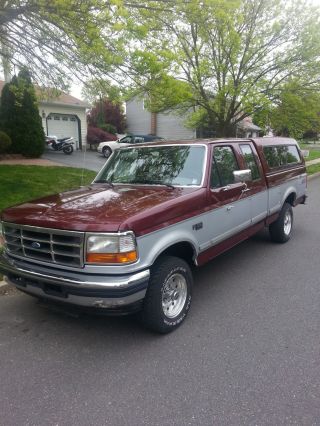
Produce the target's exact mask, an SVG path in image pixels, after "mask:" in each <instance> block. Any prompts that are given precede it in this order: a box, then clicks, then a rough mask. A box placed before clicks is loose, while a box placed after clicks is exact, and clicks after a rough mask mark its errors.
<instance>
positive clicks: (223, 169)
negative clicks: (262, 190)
mask: <svg viewBox="0 0 320 426" xmlns="http://www.w3.org/2000/svg"><path fill="white" fill-rule="evenodd" d="M211 161H212V166H211V176H210V193H209V207H210V213H209V221H210V223H208V229H209V231H208V237H209V240H208V241H207V243H206V244H205V245H206V247H202V248H203V249H206V248H209V247H210V246H213V245H216V244H218V243H220V242H221V241H223V240H226V239H227V238H229V237H232V236H233V235H235V234H237V233H238V232H240V231H242V230H244V229H245V228H247V227H249V226H250V224H251V209H250V207H251V206H250V198H249V197H248V192H247V191H246V188H247V187H246V185H245V184H243V183H236V182H234V176H233V172H234V171H235V170H239V169H240V167H239V163H238V160H237V156H236V153H235V151H234V148H233V147H232V146H230V145H218V146H215V147H214V148H213V153H212V159H211Z"/></svg>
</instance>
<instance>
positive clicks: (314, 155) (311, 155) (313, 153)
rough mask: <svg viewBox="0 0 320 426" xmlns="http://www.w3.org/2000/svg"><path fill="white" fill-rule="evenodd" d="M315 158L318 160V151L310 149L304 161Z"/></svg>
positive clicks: (319, 155)
mask: <svg viewBox="0 0 320 426" xmlns="http://www.w3.org/2000/svg"><path fill="white" fill-rule="evenodd" d="M316 158H320V151H318V150H316V149H310V150H309V155H308V157H306V158H305V161H310V160H315V159H316Z"/></svg>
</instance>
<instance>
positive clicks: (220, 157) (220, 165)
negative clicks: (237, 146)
mask: <svg viewBox="0 0 320 426" xmlns="http://www.w3.org/2000/svg"><path fill="white" fill-rule="evenodd" d="M234 170H239V167H238V163H237V160H236V157H235V155H234V152H233V150H232V148H231V147H230V146H217V147H215V148H214V150H213V159H212V169H211V181H210V182H211V188H219V187H222V186H227V185H230V184H232V183H234V176H233V171H234Z"/></svg>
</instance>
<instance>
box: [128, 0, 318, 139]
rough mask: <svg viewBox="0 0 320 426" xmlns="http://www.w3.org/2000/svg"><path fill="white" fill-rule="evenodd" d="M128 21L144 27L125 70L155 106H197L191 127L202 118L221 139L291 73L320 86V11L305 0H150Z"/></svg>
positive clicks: (264, 103)
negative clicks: (300, 0)
mask: <svg viewBox="0 0 320 426" xmlns="http://www.w3.org/2000/svg"><path fill="white" fill-rule="evenodd" d="M130 19H132V20H134V21H135V22H140V23H142V24H141V27H142V29H141V31H140V34H141V35H140V42H139V44H137V41H135V42H134V43H131V45H130V44H128V51H129V54H128V60H127V63H128V64H130V66H128V67H127V70H128V75H130V76H131V77H132V79H133V80H134V83H135V87H136V88H137V89H138V90H140V92H145V93H147V94H149V100H150V109H151V110H154V111H155V110H156V111H163V110H165V109H167V108H168V106H169V107H170V108H175V109H179V108H180V106H179V105H181V106H182V108H183V109H184V110H187V109H188V108H189V110H190V108H195V111H196V112H195V113H194V114H191V121H193V124H195V123H196V122H198V123H200V124H201V122H203V121H205V122H207V123H208V125H209V126H212V127H214V128H215V129H217V132H218V134H219V135H221V136H222V135H223V136H228V135H230V134H232V132H233V129H234V127H235V124H236V123H237V122H239V121H241V120H243V119H244V118H245V117H247V116H250V115H253V114H254V113H255V112H257V111H259V110H261V109H264V108H266V107H268V106H269V105H270V104H272V102H273V100H274V99H275V98H277V97H278V96H279V88H281V87H282V86H283V84H284V83H286V82H288V81H289V80H290V79H292V78H295V79H297V80H298V81H299V84H300V85H301V86H304V87H308V88H313V90H315V89H317V88H319V82H320V80H319V69H320V67H319V58H320V55H319V54H320V34H319V32H318V27H319V21H320V19H319V10H318V9H317V8H315V7H311V6H308V5H307V4H306V3H305V2H299V1H291V2H287V1H285V0H190V1H188V2H186V1H184V0H177V1H170V0H169V1H167V2H160V1H154V2H149V1H145V2H140V8H139V9H134V10H132V13H131V16H130ZM143 29H144V33H143ZM159 88H161V90H162V92H163V93H166V96H165V99H162V98H163V97H161V96H160V97H159V96H158V95H159Z"/></svg>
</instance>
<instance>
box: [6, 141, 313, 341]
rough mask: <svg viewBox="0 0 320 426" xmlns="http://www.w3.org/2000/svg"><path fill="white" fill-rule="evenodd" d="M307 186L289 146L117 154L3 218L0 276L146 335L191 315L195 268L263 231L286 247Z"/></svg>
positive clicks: (246, 144)
mask: <svg viewBox="0 0 320 426" xmlns="http://www.w3.org/2000/svg"><path fill="white" fill-rule="evenodd" d="M306 184H307V176H306V169H305V164H304V159H303V157H302V155H301V152H300V150H299V147H298V145H297V143H296V141H295V140H293V139H287V138H258V139H230V140H229V139H217V140H196V141H173V142H168V141H166V142H157V143H152V144H142V145H139V146H131V147H125V148H121V149H118V150H116V151H115V152H114V153H113V154H112V156H111V157H110V159H109V160H108V161H107V162H106V164H105V166H104V167H103V168H102V170H101V171H100V172H99V173H98V175H97V177H96V178H95V180H94V181H93V182H92V184H91V185H89V186H86V187H82V188H80V189H77V190H74V191H69V192H64V193H60V194H56V195H52V196H47V197H44V198H42V199H38V200H35V201H31V202H28V203H24V204H21V205H18V206H14V207H11V208H8V209H6V210H5V211H3V213H2V217H1V221H2V222H1V223H2V238H3V240H4V245H5V249H4V251H3V253H2V254H1V256H0V271H2V272H3V273H4V274H5V276H6V280H7V281H8V282H9V283H12V284H13V285H15V286H16V287H17V288H18V289H20V290H22V291H24V292H25V293H28V294H30V295H33V296H36V297H38V298H42V299H46V300H47V301H53V302H60V303H64V304H65V305H68V304H69V305H78V306H80V307H82V308H88V307H91V308H94V310H99V311H101V310H102V311H104V312H106V313H109V314H111V313H119V314H120V313H131V312H136V311H141V316H142V318H143V321H144V323H145V324H146V325H147V326H148V327H149V328H151V329H153V330H156V331H158V332H161V333H166V332H169V331H171V330H173V329H175V328H176V327H177V326H179V325H180V324H181V322H182V321H183V320H184V318H185V317H186V315H187V313H188V310H189V308H190V305H191V298H192V272H191V267H192V265H197V266H198V265H202V264H204V263H205V262H207V261H209V260H210V259H213V258H214V257H215V256H217V255H219V254H220V253H222V252H224V251H225V250H227V249H229V248H231V247H233V246H234V245H236V244H238V243H240V242H241V241H243V240H245V239H246V238H249V237H250V236H251V235H253V234H254V233H256V232H257V231H259V230H260V229H262V228H264V227H269V230H270V236H271V240H273V241H275V242H279V243H285V242H286V241H288V240H289V239H290V237H291V233H292V224H293V207H294V206H296V205H298V204H302V203H304V202H305V199H306Z"/></svg>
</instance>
